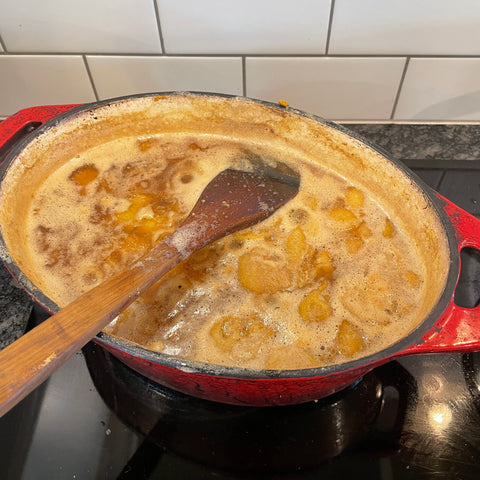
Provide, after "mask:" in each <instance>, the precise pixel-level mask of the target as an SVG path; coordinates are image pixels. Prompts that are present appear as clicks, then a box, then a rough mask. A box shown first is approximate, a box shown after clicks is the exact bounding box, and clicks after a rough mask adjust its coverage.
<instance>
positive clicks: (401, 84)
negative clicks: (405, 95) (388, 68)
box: [390, 57, 410, 120]
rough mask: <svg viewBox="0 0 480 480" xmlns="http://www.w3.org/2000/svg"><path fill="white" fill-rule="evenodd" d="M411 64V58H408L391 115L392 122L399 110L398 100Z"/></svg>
mask: <svg viewBox="0 0 480 480" xmlns="http://www.w3.org/2000/svg"><path fill="white" fill-rule="evenodd" d="M409 64H410V57H407V59H406V60H405V66H404V67H403V72H402V76H401V77H400V83H399V84H398V89H397V94H396V95H395V100H394V101H393V106H392V113H391V114H390V120H393V118H394V117H395V112H396V110H397V105H398V100H399V99H400V94H401V93H402V87H403V82H404V81H405V76H406V75H407V70H408V65H409Z"/></svg>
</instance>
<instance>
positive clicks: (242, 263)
mask: <svg viewBox="0 0 480 480" xmlns="http://www.w3.org/2000/svg"><path fill="white" fill-rule="evenodd" d="M238 278H239V280H240V283H241V284H242V285H243V286H244V287H245V288H246V289H248V290H250V291H252V292H255V293H275V292H279V291H281V290H286V289H288V288H290V287H291V286H292V283H293V275H292V272H291V271H290V269H288V268H286V260H285V259H284V258H282V257H281V256H280V255H278V254H276V253H272V252H271V251H269V250H268V249H266V248H262V247H257V248H254V249H253V250H251V251H250V252H247V253H244V254H243V255H242V256H241V257H240V258H239V259H238Z"/></svg>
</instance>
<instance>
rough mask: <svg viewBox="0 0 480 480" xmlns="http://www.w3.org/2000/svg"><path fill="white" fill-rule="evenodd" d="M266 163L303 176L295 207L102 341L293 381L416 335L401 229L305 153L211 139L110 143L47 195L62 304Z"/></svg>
mask: <svg viewBox="0 0 480 480" xmlns="http://www.w3.org/2000/svg"><path fill="white" fill-rule="evenodd" d="M258 158H261V159H262V160H263V161H266V162H270V163H273V164H274V163H275V161H281V162H285V163H288V164H289V165H290V166H291V167H292V168H294V169H295V170H297V171H298V172H299V173H300V176H301V189H300V192H299V194H298V196H297V197H295V198H294V199H293V200H292V201H290V202H289V203H288V204H287V205H285V206H284V207H282V208H281V209H280V210H279V211H277V212H276V213H275V214H274V215H273V216H271V217H270V218H269V219H267V220H266V221H264V222H262V223H260V224H258V225H256V226H255V227H252V228H249V229H247V230H244V231H241V232H238V233H236V234H233V235H231V236H228V237H226V238H224V239H222V240H220V241H217V242H216V243H214V244H213V245H211V246H208V247H205V248H204V249H203V250H201V251H199V252H198V253H196V254H195V255H193V256H192V257H191V258H189V259H188V260H186V261H184V262H183V263H181V264H180V265H179V266H178V267H176V268H175V269H174V270H173V271H172V272H171V273H170V274H169V275H168V276H167V277H166V278H164V279H162V280H161V281H160V282H159V283H157V284H156V285H154V286H153V287H152V288H151V289H150V290H149V291H148V292H147V293H145V294H144V295H143V296H142V297H141V298H140V299H139V300H137V301H136V302H135V303H134V304H133V305H132V306H131V307H129V308H128V309H127V310H126V311H125V312H124V313H122V314H121V315H119V316H118V318H116V319H115V320H114V321H113V322H112V323H111V324H110V325H109V326H108V327H107V328H106V332H107V333H110V334H113V335H115V336H118V337H121V338H125V339H127V340H130V341H132V342H135V343H138V344H140V345H143V346H145V347H146V348H148V349H151V350H155V351H158V352H163V353H166V354H169V355H177V356H179V357H181V358H183V359H189V360H198V361H201V362H208V363H213V364H220V365H228V366H241V367H248V368H254V369H264V368H266V369H297V368H307V367H313V366H321V365H328V364H333V363H339V362H344V361H348V360H351V359H355V358H358V357H361V356H364V355H367V354H369V353H373V352H375V351H378V350H380V349H382V348H384V347H385V346H387V345H389V344H391V343H392V342H393V341H394V340H395V339H397V338H400V337H402V336H404V335H405V334H407V333H408V332H409V331H411V329H412V328H413V327H414V326H415V324H416V322H418V318H417V317H418V305H420V304H421V303H422V302H421V299H422V295H424V282H425V271H424V270H423V268H424V267H423V266H422V263H421V262H419V261H418V260H417V258H416V256H415V252H416V250H415V246H414V245H412V242H411V240H410V239H409V237H408V236H407V235H406V234H405V233H404V232H403V231H402V229H401V228H400V226H399V225H398V224H397V222H396V221H395V219H394V218H390V217H389V215H388V214H387V213H386V212H385V211H384V210H383V209H382V208H381V207H380V206H379V205H378V204H377V203H376V202H375V201H374V200H373V199H372V198H370V197H369V195H368V193H367V192H365V191H363V190H362V188H360V187H359V186H358V185H353V184H350V183H349V182H347V181H346V180H345V179H344V178H342V177H340V176H339V175H337V174H336V173H334V172H333V171H330V170H328V169H326V168H324V167H322V166H321V165H320V164H317V163H314V162H312V161H310V160H309V159H306V158H303V157H302V155H300V154H299V153H298V152H297V153H296V152H295V151H293V150H288V149H282V148H280V147H275V145H266V144H261V143H259V144H254V143H253V144H252V142H248V144H247V143H246V142H242V140H238V139H237V140H235V139H231V138H227V137H221V136H215V135H208V134H202V135H200V134H195V135H193V134H188V133H183V134H181V133H171V134H168V133H166V134H159V135H153V136H146V137H138V136H135V137H127V138H121V139H118V140H113V141H111V142H108V143H106V144H104V145H100V146H96V147H94V148H91V149H88V150H86V151H85V152H83V153H80V154H79V155H77V156H76V157H74V158H72V159H71V160H70V161H69V162H67V163H66V164H65V165H63V166H62V167H61V168H59V169H58V170H57V171H56V172H55V173H54V174H53V175H51V176H50V177H49V178H48V181H46V182H44V184H43V185H41V187H40V189H39V190H38V192H37V194H36V196H35V198H34V200H33V203H32V205H31V209H30V212H29V215H28V219H27V234H28V238H29V244H30V249H31V252H30V256H31V262H32V263H34V264H35V268H36V269H37V270H38V271H39V272H41V273H42V275H43V276H45V277H47V276H48V278H49V282H50V291H49V292H48V293H49V295H50V296H51V297H52V299H53V300H55V301H56V302H57V303H58V304H59V305H65V304H67V303H68V302H70V301H71V300H73V299H74V298H76V297H77V296H78V295H80V294H81V293H82V292H85V291H87V290H88V289H90V288H92V287H94V286H95V285H97V284H99V283H100V282H101V281H102V280H104V279H105V278H107V277H108V276H110V275H112V274H113V273H114V272H116V271H118V270H119V269H122V268H125V267H126V266H127V265H128V264H129V263H131V262H133V261H134V260H135V259H137V258H138V257H139V256H141V255H142V254H143V253H144V252H145V251H146V250H147V249H149V248H150V247H152V246H153V245H154V244H155V243H157V242H159V241H160V240H162V239H163V238H164V237H166V236H167V235H168V234H169V233H171V232H173V231H174V229H175V228H176V227H177V226H178V225H179V223H180V222H181V220H182V219H183V218H184V217H185V216H186V215H187V214H188V212H189V210H190V209H191V208H192V206H193V204H194V203H195V201H196V199H197V197H198V196H199V194H200V192H201V191H202V189H203V188H204V186H205V185H206V184H207V183H208V182H209V181H210V180H211V179H212V178H213V177H214V176H215V175H216V174H217V173H218V172H220V171H221V170H223V169H225V168H227V167H230V166H233V167H237V168H248V165H249V161H250V160H251V159H257V160H258ZM59 205H61V208H59Z"/></svg>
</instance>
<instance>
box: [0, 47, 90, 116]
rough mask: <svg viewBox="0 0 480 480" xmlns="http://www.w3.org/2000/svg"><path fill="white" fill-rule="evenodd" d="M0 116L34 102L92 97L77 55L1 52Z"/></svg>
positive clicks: (44, 103)
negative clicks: (2, 53) (6, 53)
mask: <svg viewBox="0 0 480 480" xmlns="http://www.w3.org/2000/svg"><path fill="white" fill-rule="evenodd" d="M0 72H1V74H0V116H2V117H6V116H9V115H12V114H14V113H15V112H16V111H18V110H20V109H22V108H26V107H30V106H34V105H48V104H51V105H54V104H64V103H83V102H91V101H93V100H95V95H94V92H93V89H92V85H91V83H90V80H89V78H88V74H87V70H86V68H85V64H84V62H83V59H82V57H80V56H69V55H63V56H55V55H49V56H44V55H35V56H30V55H1V56H0Z"/></svg>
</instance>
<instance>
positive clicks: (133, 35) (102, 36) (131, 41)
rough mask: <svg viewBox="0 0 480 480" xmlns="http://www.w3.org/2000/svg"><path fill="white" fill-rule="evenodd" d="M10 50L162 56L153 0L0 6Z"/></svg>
mask: <svg viewBox="0 0 480 480" xmlns="http://www.w3.org/2000/svg"><path fill="white" fill-rule="evenodd" d="M0 34H1V35H2V39H3V42H4V44H5V47H6V48H7V50H8V51H9V52H29V53H30V52H42V53H45V52H55V53H59V52H67V53H69V52H75V53H77V52H89V53H94V52H99V53H115V52H122V53H161V47H160V36H159V32H158V27H157V20H156V17H155V9H154V4H153V0H68V1H65V0H48V1H37V0H15V1H1V2H0Z"/></svg>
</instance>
